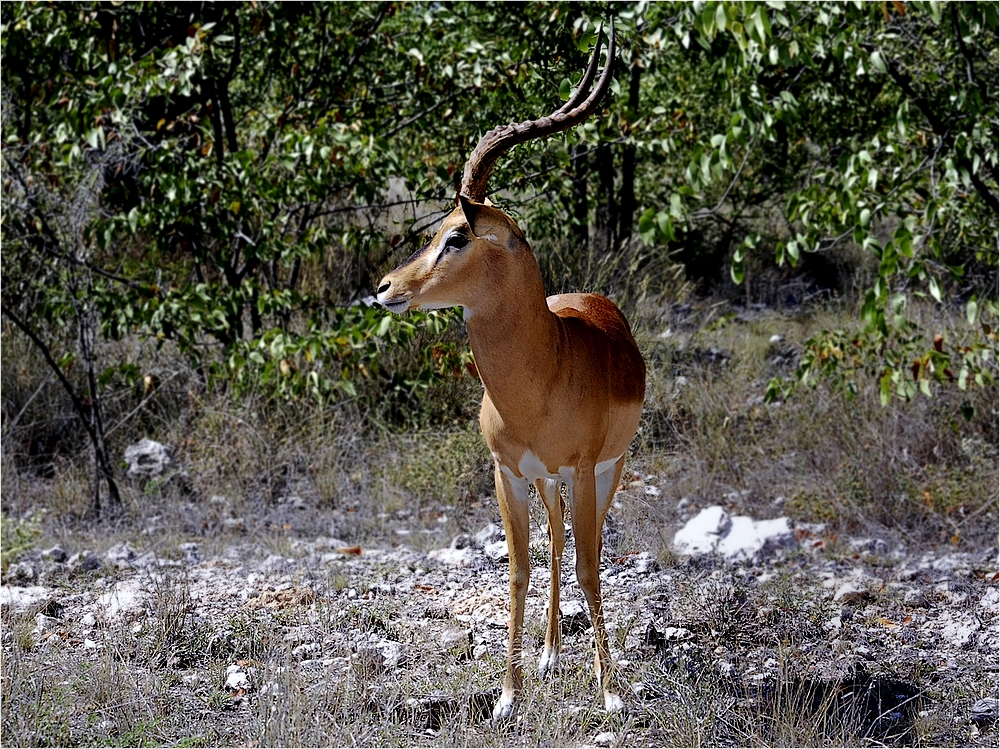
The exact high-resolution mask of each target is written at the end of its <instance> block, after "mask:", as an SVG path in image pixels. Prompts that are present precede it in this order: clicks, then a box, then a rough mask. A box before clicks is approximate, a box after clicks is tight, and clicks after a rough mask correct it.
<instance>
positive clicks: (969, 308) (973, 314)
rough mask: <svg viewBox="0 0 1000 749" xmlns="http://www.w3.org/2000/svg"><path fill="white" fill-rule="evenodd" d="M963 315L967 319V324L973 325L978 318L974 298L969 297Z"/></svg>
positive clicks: (977, 307) (977, 308) (976, 303)
mask: <svg viewBox="0 0 1000 749" xmlns="http://www.w3.org/2000/svg"><path fill="white" fill-rule="evenodd" d="M965 316H966V318H968V320H969V325H975V324H976V320H978V319H979V303H978V302H976V300H975V299H970V300H969V303H968V304H966V305H965Z"/></svg>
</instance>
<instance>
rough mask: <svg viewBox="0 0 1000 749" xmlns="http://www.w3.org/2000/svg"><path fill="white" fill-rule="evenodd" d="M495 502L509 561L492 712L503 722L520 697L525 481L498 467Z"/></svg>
mask: <svg viewBox="0 0 1000 749" xmlns="http://www.w3.org/2000/svg"><path fill="white" fill-rule="evenodd" d="M495 483H496V489H497V501H498V502H499V504H500V516H501V517H502V518H503V527H504V530H505V531H506V533H507V552H508V556H509V557H510V622H509V624H508V628H509V639H508V640H507V673H506V675H505V676H504V680H503V691H502V692H501V694H500V700H499V701H498V702H497V704H496V706H495V707H494V708H493V720H494V721H505V720H509V719H511V718H513V717H514V715H515V713H516V712H517V699H518V697H519V696H520V694H521V684H522V673H521V640H522V633H523V630H524V597H525V595H526V594H527V592H528V578H529V575H530V574H531V565H530V563H529V560H528V481H527V479H524V478H516V477H515V476H514V475H513V474H512V473H511V472H510V470H509V469H507V468H504V467H502V466H501V465H500V464H499V463H497V464H496V469H495Z"/></svg>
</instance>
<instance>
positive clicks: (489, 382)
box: [467, 277, 559, 416]
mask: <svg viewBox="0 0 1000 749" xmlns="http://www.w3.org/2000/svg"><path fill="white" fill-rule="evenodd" d="M512 286H513V288H512V289H511V292H510V293H509V294H497V295H484V297H488V298H485V299H483V304H482V305H477V306H476V308H475V309H474V310H473V311H472V314H471V315H470V316H469V319H468V323H467V325H468V330H469V343H470V344H471V346H472V353H473V354H474V355H475V357H476V367H477V368H478V370H479V375H480V377H481V378H482V380H483V387H485V388H486V392H487V393H489V396H490V400H492V401H493V405H494V406H496V408H497V411H498V412H499V413H500V415H501V416H504V415H505V414H506V413H509V411H508V409H509V408H516V409H517V410H518V411H520V410H522V409H523V408H524V407H525V406H526V405H528V402H530V400H531V398H530V395H531V393H533V392H538V393H544V390H545V386H546V384H547V382H548V380H549V378H550V373H551V371H552V364H553V359H554V357H556V356H558V349H559V346H558V341H559V325H558V321H557V319H556V316H555V315H554V314H552V312H550V311H549V308H548V305H546V303H545V290H544V287H543V286H542V279H541V278H540V277H539V278H538V279H537V282H535V283H531V282H530V281H529V283H527V284H523V285H522V284H512Z"/></svg>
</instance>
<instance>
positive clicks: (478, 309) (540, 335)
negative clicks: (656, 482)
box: [378, 25, 646, 720]
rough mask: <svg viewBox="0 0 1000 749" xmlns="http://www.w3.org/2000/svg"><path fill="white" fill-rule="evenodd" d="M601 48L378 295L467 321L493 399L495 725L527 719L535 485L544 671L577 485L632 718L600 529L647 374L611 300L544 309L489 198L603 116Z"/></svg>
mask: <svg viewBox="0 0 1000 749" xmlns="http://www.w3.org/2000/svg"><path fill="white" fill-rule="evenodd" d="M600 47H601V39H600V35H598V40H597V45H596V49H595V51H594V57H593V59H592V60H591V63H590V65H589V67H588V69H587V72H586V73H585V75H584V77H583V80H582V81H581V82H580V86H579V87H578V89H577V91H576V93H575V94H574V96H573V97H572V98H571V99H570V100H569V101H568V102H567V103H566V104H565V105H564V106H563V107H561V108H560V109H558V110H556V111H555V112H553V113H552V114H551V115H549V116H547V117H542V118H540V119H537V120H532V121H529V122H522V123H519V124H510V125H504V126H500V127H498V128H496V129H494V130H491V131H490V132H488V133H487V134H486V135H485V136H483V138H482V140H480V142H479V144H478V145H477V146H476V148H475V149H474V150H473V152H472V154H471V155H470V157H469V161H468V163H467V164H466V166H465V172H464V174H463V177H462V183H461V187H460V190H459V194H458V200H457V203H458V205H457V207H456V208H455V210H454V211H452V213H451V214H449V215H448V217H447V218H445V219H444V222H443V223H442V225H441V228H440V229H439V230H438V232H437V234H436V235H435V236H434V238H433V239H432V240H431V241H430V242H429V243H428V244H427V245H426V246H425V247H423V248H422V249H420V250H418V251H417V252H416V253H414V254H413V255H412V256H411V257H410V258H409V259H408V260H407V261H406V262H404V263H403V264H402V265H400V266H399V267H398V268H396V269H395V270H394V271H392V272H391V273H389V274H388V275H387V276H385V278H383V279H382V281H381V283H380V284H379V287H378V301H379V302H380V303H381V304H382V305H384V306H385V307H387V308H388V309H389V310H391V311H393V312H403V311H406V310H411V309H437V308H442V307H453V306H461V307H462V308H463V309H464V313H465V319H466V322H467V327H468V331H469V341H470V343H471V345H472V352H473V354H474V355H475V359H476V366H477V367H478V369H479V374H480V377H481V378H482V381H483V387H484V390H485V392H484V394H483V405H482V410H481V412H480V416H479V419H480V425H481V427H482V431H483V436H484V437H485V439H486V442H487V444H488V445H489V448H490V452H491V454H492V456H493V462H494V468H495V470H494V478H495V481H496V492H497V501H498V503H499V505H500V514H501V515H502V517H503V524H504V529H505V530H506V533H507V547H508V550H509V559H510V609H511V614H510V626H509V642H508V648H507V671H506V675H505V677H504V682H503V691H502V693H501V696H500V699H499V701H498V702H497V705H496V707H495V708H494V711H493V717H494V719H495V720H503V719H508V718H511V717H512V716H513V715H514V714H515V712H516V709H517V699H518V696H519V694H520V692H521V687H522V675H521V640H522V631H523V625H524V599H525V594H526V592H527V590H528V576H529V572H530V569H529V560H528V533H529V529H528V495H529V487H530V485H531V484H534V486H535V488H536V489H537V491H538V494H539V496H540V497H541V499H542V501H543V502H544V504H545V508H546V511H547V513H548V533H549V541H550V547H551V561H550V575H549V586H550V597H549V608H548V624H547V627H546V634H545V647H544V651H543V652H542V656H541V661H540V664H539V670H540V672H541V674H542V675H543V676H544V675H546V674H548V673H550V672H552V671H553V670H554V669H555V668H556V667H557V666H558V664H559V650H560V646H561V636H560V626H559V577H560V573H561V566H562V555H563V549H564V546H565V526H564V525H563V512H564V505H563V499H562V493H561V487H563V486H565V487H566V496H567V497H568V500H569V510H570V516H571V522H572V528H573V536H574V538H575V542H576V579H577V582H578V583H579V585H580V587H581V588H582V590H583V593H584V595H585V597H586V599H587V604H588V607H589V610H590V619H591V622H592V624H593V627H594V639H595V642H596V650H597V652H596V656H595V661H594V666H595V672H596V675H597V680H598V683H599V684H600V685H601V689H602V690H603V693H604V705H605V709H607V710H609V711H611V710H618V709H621V708H622V707H623V703H622V700H621V698H620V697H619V696H618V695H617V694H616V693H615V689H614V687H613V685H612V679H611V668H610V656H609V650H608V636H607V632H606V630H605V626H604V614H603V609H602V605H601V587H600V577H599V572H600V570H599V567H600V557H601V529H602V527H603V526H604V519H605V517H606V516H607V513H608V508H609V506H610V504H611V499H612V496H613V495H614V492H615V489H616V487H617V486H618V482H619V480H620V478H621V473H622V467H623V466H624V464H625V453H626V451H627V450H628V447H629V443H630V442H631V441H632V437H633V436H634V435H635V432H636V429H637V427H638V424H639V415H640V413H641V411H642V400H643V394H644V392H645V381H646V366H645V364H644V363H643V360H642V356H641V355H640V353H639V349H638V348H637V347H636V344H635V341H634V340H633V338H632V333H631V331H630V330H629V325H628V321H627V320H626V319H625V317H624V316H623V315H622V313H621V312H620V311H619V310H618V308H617V307H616V306H615V305H614V304H613V303H612V302H611V301H610V300H608V299H606V298H605V297H603V296H598V295H596V294H560V295H557V296H550V297H548V298H546V296H545V289H544V287H543V285H542V277H541V273H540V272H539V270H538V262H537V261H536V259H535V256H534V254H533V253H532V251H531V248H530V247H529V246H528V243H527V242H526V241H525V239H524V235H523V234H522V233H521V230H520V229H519V228H518V227H517V224H515V223H514V221H513V220H512V219H511V218H509V217H508V216H507V215H506V214H504V213H502V212H501V211H499V210H497V209H496V208H494V207H493V206H492V204H491V203H490V202H489V201H488V200H487V199H486V183H487V180H488V178H489V175H490V171H491V170H492V167H493V165H494V164H495V163H496V161H497V159H498V158H499V156H500V155H501V154H503V153H504V152H506V151H508V150H509V149H510V148H511V147H512V146H514V145H516V144H519V143H524V142H526V141H528V140H532V139H534V138H541V137H544V136H547V135H550V134H552V133H556V132H559V131H562V130H566V129H567V128H570V127H573V126H575V125H578V124H579V123H581V122H583V121H584V120H586V119H587V118H588V117H589V116H590V115H591V114H592V113H593V112H594V110H596V109H597V106H598V104H599V103H600V100H601V98H602V97H603V96H604V94H605V92H606V91H607V89H608V85H609V83H610V81H611V67H612V64H613V61H614V54H615V52H614V50H615V40H614V26H613V25H612V28H611V34H610V41H609V45H608V56H607V63H606V65H605V68H604V71H603V73H602V74H601V77H600V80H599V81H598V83H597V85H596V87H595V88H594V90H593V91H592V92H591V93H590V95H589V96H588V95H587V90H588V89H589V87H590V85H591V83H592V81H593V79H594V75H595V73H596V71H597V67H598V62H599V57H600ZM585 97H586V98H585Z"/></svg>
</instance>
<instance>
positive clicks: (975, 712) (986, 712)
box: [970, 697, 1000, 723]
mask: <svg viewBox="0 0 1000 749" xmlns="http://www.w3.org/2000/svg"><path fill="white" fill-rule="evenodd" d="M970 718H971V719H972V722H973V723H990V722H994V721H996V720H1000V701H998V700H997V699H996V698H995V697H987V698H986V699H982V700H979V701H978V702H977V703H976V704H975V705H973V706H972V712H971V715H970Z"/></svg>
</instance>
